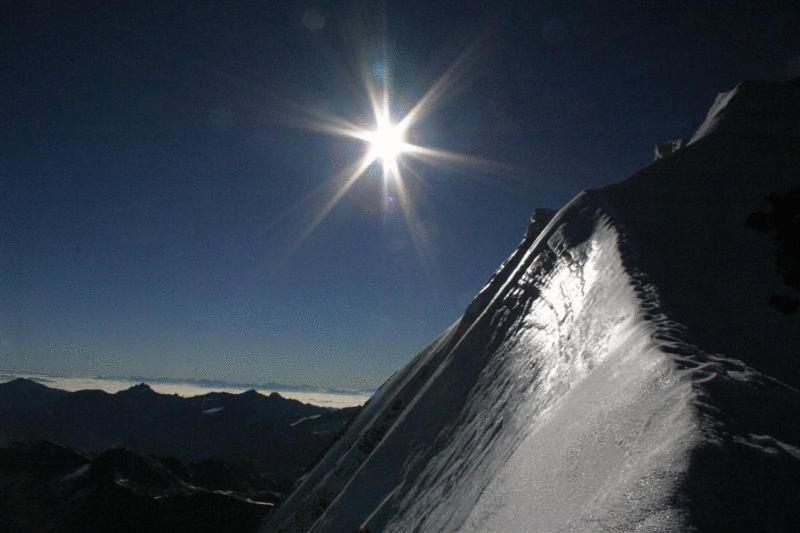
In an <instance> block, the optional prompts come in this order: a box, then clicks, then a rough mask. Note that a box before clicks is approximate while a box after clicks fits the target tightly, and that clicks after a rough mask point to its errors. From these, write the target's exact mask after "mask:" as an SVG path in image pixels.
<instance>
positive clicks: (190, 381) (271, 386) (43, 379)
mask: <svg viewBox="0 0 800 533" xmlns="http://www.w3.org/2000/svg"><path fill="white" fill-rule="evenodd" d="M17 377H24V378H26V379H30V380H32V381H36V382H39V383H44V384H48V383H55V382H57V381H58V380H60V379H63V378H62V377H61V376H49V375H45V374H41V375H39V374H37V375H28V374H25V373H22V374H21V375H15V374H8V373H3V374H0V380H7V381H10V380H12V379H15V378H17ZM69 379H71V378H69ZM87 379H96V380H100V381H102V380H111V381H123V382H124V381H128V382H131V383H152V384H156V383H159V384H160V383H164V384H171V385H194V386H197V387H201V388H205V389H261V390H271V391H277V392H283V391H286V392H319V393H327V394H361V395H365V396H371V395H372V394H373V393H374V392H375V390H376V389H375V388H370V387H367V388H363V389H339V388H331V387H316V386H312V385H290V384H286V383H276V382H272V381H270V382H266V383H255V382H250V381H247V382H242V381H223V380H221V379H194V378H167V377H153V376H93V377H91V378H87Z"/></svg>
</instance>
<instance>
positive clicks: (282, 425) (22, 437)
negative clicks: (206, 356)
mask: <svg viewBox="0 0 800 533" xmlns="http://www.w3.org/2000/svg"><path fill="white" fill-rule="evenodd" d="M357 411H358V408H346V409H329V408H324V407H318V406H315V405H308V404H303V403H301V402H299V401H296V400H289V399H286V398H283V397H281V396H280V395H279V394H277V393H272V394H270V395H269V396H266V395H263V394H259V393H258V392H256V391H254V390H250V391H247V392H244V393H241V394H229V393H223V392H213V393H209V394H204V395H202V396H194V397H189V398H183V397H180V396H177V395H166V394H159V393H157V392H155V391H153V390H152V389H151V388H150V387H149V386H147V385H144V384H140V385H136V386H133V387H131V388H129V389H127V390H124V391H120V392H118V393H116V394H109V393H107V392H103V391H100V390H81V391H76V392H67V391H63V390H60V389H54V388H50V387H47V386H45V385H42V384H40V383H36V382H34V381H31V380H28V379H21V378H18V379H14V380H12V381H9V382H7V383H2V384H0V445H2V444H8V443H10V442H13V441H29V440H45V441H52V442H55V443H59V444H62V445H66V446H71V447H75V448H78V449H80V450H85V451H88V452H94V453H101V452H104V451H106V450H109V449H114V448H130V449H134V450H139V451H141V452H144V453H148V454H153V455H157V456H161V457H175V458H177V459H180V460H181V461H185V462H197V461H203V460H207V459H219V460H224V461H227V462H230V463H233V464H237V465H248V466H249V467H251V468H253V469H255V470H256V471H257V472H259V473H260V474H263V475H265V476H267V477H269V478H270V479H272V480H274V483H275V485H276V488H277V489H278V490H280V491H286V490H289V489H290V488H291V486H292V485H293V483H294V482H295V481H296V480H297V479H298V477H299V476H301V475H302V474H303V473H304V472H305V471H306V469H307V468H309V467H310V466H311V465H313V463H314V462H315V461H316V459H317V458H318V457H319V456H320V454H322V453H323V452H324V451H325V450H327V449H328V447H329V446H330V445H331V443H332V442H333V441H334V439H335V438H336V436H337V435H338V434H339V433H340V432H341V431H342V430H343V428H344V427H345V426H346V425H347V423H348V422H349V420H350V419H351V418H352V417H353V416H354V415H355V414H356V412H357Z"/></svg>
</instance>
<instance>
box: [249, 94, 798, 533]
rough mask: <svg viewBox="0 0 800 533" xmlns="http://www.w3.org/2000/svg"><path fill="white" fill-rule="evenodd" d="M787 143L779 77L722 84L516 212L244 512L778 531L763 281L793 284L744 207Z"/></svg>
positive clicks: (780, 395) (786, 345) (787, 415)
mask: <svg viewBox="0 0 800 533" xmlns="http://www.w3.org/2000/svg"><path fill="white" fill-rule="evenodd" d="M798 147H800V87H797V86H796V85H795V84H791V83H765V82H752V83H750V82H749V83H744V84H741V85H740V86H738V87H737V88H736V89H734V90H733V91H730V92H728V93H724V94H721V95H720V96H719V97H718V98H717V100H716V101H715V103H714V105H713V106H712V108H711V110H710V112H709V114H708V116H707V117H706V120H705V121H704V122H703V124H702V125H701V126H700V127H699V128H698V130H697V132H696V133H695V135H694V136H693V137H692V139H691V141H690V142H689V143H688V144H686V145H685V146H681V148H680V149H679V150H677V151H673V152H671V153H670V154H669V156H668V157H663V158H661V159H659V160H657V161H656V162H655V163H654V164H652V165H651V166H649V167H647V168H645V169H642V170H641V171H639V172H637V173H636V174H635V175H633V176H631V177H630V178H628V179H626V180H625V181H623V182H621V183H619V184H616V185H612V186H610V187H605V188H603V189H599V190H596V191H588V192H584V193H581V194H580V195H578V196H577V197H576V198H575V199H573V200H572V201H571V202H570V203H569V204H567V205H566V206H565V207H564V208H563V209H561V210H560V211H559V212H558V213H557V214H556V215H555V216H554V217H552V220H549V221H548V222H547V223H545V224H539V223H538V221H537V220H536V218H537V217H534V220H532V224H531V227H530V228H529V230H528V232H527V233H526V235H525V238H524V239H523V241H522V243H521V244H520V246H519V248H518V249H517V250H516V251H514V253H513V254H512V255H511V256H510V257H509V259H508V260H507V261H506V262H505V263H503V265H501V267H500V269H499V270H498V271H497V273H496V274H495V275H494V276H492V278H491V279H490V280H489V282H488V283H487V284H486V286H485V287H484V288H483V289H482V290H481V291H480V292H479V293H478V295H477V296H476V297H475V299H474V300H473V301H472V302H471V303H470V305H469V307H468V308H467V310H466V312H465V313H464V315H463V316H462V317H461V318H460V319H459V320H458V321H457V322H456V323H454V324H453V325H452V326H451V327H450V328H448V329H447V330H446V331H445V332H443V333H442V334H441V335H440V336H439V337H438V338H437V339H435V340H434V341H433V342H432V343H431V345H430V346H428V347H427V348H426V349H425V350H423V351H422V352H421V353H420V354H419V355H418V356H417V357H416V358H415V359H414V360H412V362H411V363H409V365H408V366H407V367H406V368H405V369H403V370H402V371H400V372H398V373H397V374H396V375H394V376H393V377H392V378H391V379H390V380H389V381H388V382H387V383H386V384H384V386H383V387H381V389H380V390H379V391H378V392H377V393H376V394H375V396H374V397H373V399H372V400H371V401H370V402H369V404H367V405H366V406H365V407H364V409H363V410H362V412H361V413H360V414H359V416H358V417H357V418H356V419H355V420H354V421H353V423H352V424H351V425H350V426H349V427H348V429H347V431H346V432H345V434H344V435H343V437H342V438H341V439H340V440H339V441H337V443H336V444H335V445H334V446H333V448H332V449H331V451H330V452H329V453H328V454H326V456H325V457H324V458H323V459H322V461H320V463H319V464H318V465H317V467H316V468H315V469H314V470H313V471H312V472H311V473H310V474H309V475H308V476H307V477H306V478H305V479H304V481H303V483H302V484H301V485H300V486H299V487H298V488H297V490H296V491H295V492H294V493H293V494H292V495H291V496H290V497H289V499H288V500H287V501H286V502H285V503H284V504H283V505H282V506H281V507H280V508H279V509H278V510H277V511H276V512H275V513H273V514H272V515H271V516H270V517H269V519H268V520H267V521H266V522H265V524H264V525H263V527H264V529H265V530H267V531H307V530H311V531H352V530H357V529H363V530H369V531H379V530H380V531H384V530H385V531H411V530H420V531H429V530H431V531H438V530H446V531H452V530H467V531H555V530H558V531H600V530H602V531H686V530H701V531H717V530H723V531H762V530H769V531H794V530H795V529H796V525H797V523H800V491H798V480H800V393H798V389H800V358H799V357H798V354H800V323H798V322H797V316H798V315H796V314H795V315H787V314H785V313H783V312H781V311H780V310H778V309H776V308H775V307H774V306H772V305H770V296H771V295H773V294H776V293H784V292H787V291H788V293H789V294H793V295H795V296H796V295H797V294H796V292H792V291H795V288H793V287H791V286H790V284H788V282H787V281H786V277H785V274H784V273H783V272H782V271H781V270H780V269H781V268H784V267H779V268H776V260H775V250H776V248H779V247H780V244H778V243H776V242H774V239H775V235H776V234H777V230H775V231H773V230H772V229H769V230H768V231H770V232H771V233H769V234H763V233H759V232H755V231H753V230H752V229H750V228H749V227H748V226H747V220H748V217H749V216H751V214H752V213H755V212H764V213H773V214H772V215H765V216H772V217H775V218H776V219H777V218H782V215H775V214H774V209H775V207H774V206H772V208H771V207H770V206H769V203H768V202H767V201H766V200H765V198H767V197H768V195H769V194H770V193H771V192H773V191H785V190H794V189H796V188H797V187H799V186H800V149H798ZM773 203H774V202H773ZM789 218H790V219H791V220H794V218H793V215H792V216H791V217H789ZM770 220H771V219H770ZM769 224H772V222H769V223H768V224H767V225H769ZM769 227H771V226H769ZM781 231H783V230H781ZM789 233H790V234H791V232H789ZM793 242H797V239H795V240H794V241H793ZM784 262H785V260H784ZM784 270H785V269H784ZM789 272H790V274H791V268H790V269H789ZM790 279H791V278H790Z"/></svg>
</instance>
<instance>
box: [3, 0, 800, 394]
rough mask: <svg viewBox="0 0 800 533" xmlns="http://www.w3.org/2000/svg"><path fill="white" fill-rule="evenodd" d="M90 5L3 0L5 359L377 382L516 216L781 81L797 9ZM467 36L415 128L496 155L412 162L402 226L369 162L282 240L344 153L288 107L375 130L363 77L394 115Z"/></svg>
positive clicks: (350, 155)
mask: <svg viewBox="0 0 800 533" xmlns="http://www.w3.org/2000/svg"><path fill="white" fill-rule="evenodd" d="M67 4H70V6H67ZM112 4H115V3H113V2H96V3H82V2H60V1H58V2H10V3H6V4H4V7H3V8H2V14H3V17H2V20H3V22H2V24H3V32H2V35H1V36H0V60H1V61H0V65H1V69H0V99H1V100H0V102H2V106H1V107H0V121H1V122H0V126H1V128H0V179H1V180H2V183H1V186H2V188H1V189H0V224H1V226H0V320H1V322H0V327H1V328H2V329H0V343H1V345H0V354H1V355H0V371H8V370H17V371H22V372H32V371H33V372H42V371H43V372H47V373H53V374H64V375H95V374H100V375H116V376H124V375H145V376H164V377H173V378H205V379H223V380H232V381H240V382H241V381H246V382H278V383H287V384H310V385H319V386H325V387H335V388H368V387H375V386H377V385H379V384H380V383H381V382H382V381H383V380H384V379H385V378H386V377H388V375H389V374H390V373H391V372H393V371H394V370H396V369H398V368H400V367H402V366H403V365H404V364H405V363H406V362H407V361H408V360H409V359H410V357H412V356H413V354H414V353H416V352H417V351H418V350H419V349H420V348H421V347H423V346H424V345H425V344H426V343H427V342H428V341H430V340H431V339H432V338H433V337H434V336H435V335H437V334H438V333H439V332H440V331H441V330H442V329H444V328H445V327H446V326H447V325H449V324H450V323H452V322H453V321H454V320H455V319H456V318H457V317H458V316H459V314H460V313H461V311H462V310H463V308H464V307H465V305H466V304H467V303H468V302H469V300H470V299H471V297H472V296H473V295H474V294H475V293H476V292H477V291H478V289H479V288H480V287H481V286H482V284H483V283H484V282H485V280H486V279H487V278H488V276H489V275H490V274H491V273H492V272H493V271H494V269H495V268H496V267H497V266H498V265H499V263H500V262H501V261H502V260H503V259H505V258H506V257H507V256H508V255H509V254H510V253H511V251H512V250H513V249H514V247H515V246H516V244H517V243H518V241H519V239H520V238H521V237H522V234H523V233H524V230H525V226H526V224H527V220H528V217H529V215H530V213H531V212H532V210H533V209H534V208H535V207H540V206H541V207H553V208H555V207H559V206H560V205H562V204H563V203H564V202H565V201H567V200H568V199H569V198H571V197H572V196H574V195H575V194H576V193H577V192H579V191H580V190H582V189H586V188H593V187H598V186H601V185H604V184H607V183H611V182H613V181H617V180H619V179H621V178H623V177H625V176H627V175H629V174H630V173H632V172H633V171H635V170H636V169H638V168H640V167H642V166H644V165H647V164H648V163H649V162H650V161H651V159H652V153H653V152H652V151H653V145H654V144H655V143H657V142H660V141H663V140H666V139H668V138H673V137H681V136H688V135H689V134H690V133H691V131H692V129H693V128H694V127H695V126H696V125H697V124H698V123H699V122H700V121H701V120H702V119H703V117H704V115H705V112H706V110H707V109H708V106H709V105H710V103H711V102H712V101H713V98H714V96H715V95H716V93H717V92H720V91H723V90H727V89H730V88H731V87H732V86H733V85H735V84H736V83H737V82H738V81H740V80H742V79H751V78H777V79H782V78H785V77H787V76H789V75H792V74H793V75H797V74H800V32H798V31H797V28H798V27H800V19H799V18H798V11H797V7H795V5H794V4H795V3H794V2H782V3H776V2H752V6H751V5H749V4H750V3H747V2H740V1H725V2H663V3H657V2H638V1H637V2H628V3H626V2H600V1H590V2H562V1H559V2H531V1H521V2H487V1H485V0H481V1H478V2H470V1H465V0H459V1H453V2H427V1H420V2H415V1H409V0H404V1H399V2H387V3H385V4H379V3H360V4H357V3H345V2H304V1H293V2H269V1H260V2H219V3H216V4H217V5H216V6H213V5H211V4H212V3H199V2H186V3H181V2H177V3H168V2H132V3H131V4H133V6H132V7H119V6H117V5H112ZM470 45H474V47H473V53H472V54H471V55H470V56H469V57H468V59H467V61H466V62H465V63H464V64H463V65H462V68H461V69H459V70H458V71H457V73H458V74H459V76H458V77H457V78H456V79H455V80H454V83H452V84H451V85H450V86H449V87H447V90H446V91H443V94H442V98H441V100H440V101H439V102H438V105H436V106H432V108H431V112H430V113H429V114H428V115H427V116H426V117H425V119H424V120H423V121H420V122H419V123H418V124H415V125H414V127H413V128H412V131H410V132H409V135H413V139H414V140H415V142H420V143H424V144H426V145H431V146H437V147H442V148H446V149H448V150H452V151H457V152H460V153H466V154H470V155H473V156H476V157H482V158H489V159H492V160H494V161H498V162H502V163H505V164H507V165H509V166H511V167H513V170H512V171H506V172H501V173H492V172H488V171H487V169H486V168H485V167H480V166H473V165H449V164H448V165H444V164H443V165H436V166H430V165H426V164H422V163H420V162H416V161H414V162H412V165H413V169H414V170H415V171H416V172H417V174H418V175H411V174H410V173H409V172H406V173H405V177H404V183H405V185H406V187H407V190H408V192H409V197H410V199H411V200H410V202H411V203H413V207H414V210H415V219H414V224H413V225H412V229H411V230H409V227H408V226H407V224H406V222H405V218H404V216H403V213H402V209H401V206H400V202H399V199H398V198H397V195H396V194H394V193H392V192H391V191H389V192H388V193H386V192H385V191H384V190H383V180H382V177H381V171H380V165H379V164H378V163H376V164H374V165H373V166H372V167H371V168H370V169H369V170H368V171H367V172H365V173H364V175H363V176H362V177H361V178H360V179H359V180H358V181H357V182H356V183H355V185H353V187H352V188H351V189H350V190H349V191H348V192H347V194H345V195H344V196H343V197H342V199H341V201H339V202H338V203H337V204H336V205H335V207H334V208H333V209H332V210H331V211H330V213H329V214H328V216H327V217H326V218H325V219H324V220H323V221H322V222H321V223H320V224H319V225H318V226H317V227H316V228H315V230H314V231H313V232H312V233H311V234H310V235H309V236H308V237H307V238H305V239H304V240H303V241H302V243H301V245H300V246H299V247H297V246H296V243H297V242H298V239H299V236H301V235H302V233H303V231H304V228H306V227H308V224H309V222H310V220H312V219H313V218H314V215H315V214H316V213H318V212H320V209H321V208H322V206H323V205H324V204H325V202H326V201H327V199H328V198H329V197H330V195H331V194H332V193H333V191H334V190H335V189H334V186H335V181H333V180H332V178H333V177H334V176H336V175H337V174H339V173H341V172H342V170H343V169H344V168H345V167H347V166H348V165H349V164H351V163H353V162H354V161H356V160H357V159H358V158H359V157H360V156H361V154H362V153H363V152H364V149H365V144H364V143H363V142H362V141H359V140H354V139H349V138H344V137H337V136H331V135H325V134H322V133H320V132H318V131H314V130H311V129H304V128H300V127H296V126H297V125H298V123H299V122H301V119H302V118H303V117H306V118H307V115H305V114H304V112H305V111H308V110H313V111H316V112H324V113H327V114H334V115H338V116H340V117H342V118H345V119H346V120H348V121H350V122H353V123H355V124H358V125H360V126H364V127H367V126H369V125H370V124H371V120H372V115H371V112H370V106H369V102H368V98H367V94H366V92H365V89H364V83H363V80H362V79H361V77H360V72H362V71H367V72H370V73H371V75H372V76H374V77H379V78H380V77H382V76H385V79H386V80H387V81H388V84H389V87H390V91H391V96H392V107H393V112H394V113H395V114H396V115H397V116H398V117H399V116H402V115H403V114H404V112H406V111H407V110H408V109H410V108H411V107H412V106H413V105H414V103H415V102H416V101H417V100H418V99H420V98H421V97H422V96H423V95H424V94H425V92H426V91H427V90H428V88H429V87H430V86H431V85H432V84H433V83H434V82H435V81H436V80H437V78H439V76H440V75H442V74H443V73H444V72H445V71H446V70H447V68H448V66H450V65H451V64H452V63H453V62H454V61H455V60H456V59H457V58H458V57H459V56H460V55H461V54H462V53H463V52H464V50H465V49H467V48H468V47H469V46H470ZM373 81H374V80H373ZM412 235H413V236H415V237H416V244H417V246H415V240H414V239H412Z"/></svg>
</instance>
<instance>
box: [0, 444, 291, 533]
mask: <svg viewBox="0 0 800 533" xmlns="http://www.w3.org/2000/svg"><path fill="white" fill-rule="evenodd" d="M280 497H281V493H280V491H279V487H278V486H277V485H276V484H275V483H274V482H272V481H271V480H269V479H267V478H266V477H265V476H263V475H260V474H257V473H254V472H252V471H248V470H246V469H243V468H240V467H237V466H235V465H231V464H227V463H224V462H221V461H216V460H206V461H203V462H200V463H193V464H188V465H187V464H183V463H181V462H180V461H178V460H176V459H164V458H158V457H154V456H151V455H147V454H144V453H142V452H138V451H134V450H129V449H123V448H117V449H113V450H109V451H106V452H104V453H102V454H99V455H96V456H93V455H91V454H88V453H85V452H81V451H78V450H75V449H73V448H69V447H66V446H61V445H58V444H53V443H49V442H42V441H39V442H29V443H14V444H11V445H10V446H8V447H5V448H0V531H38V532H42V531H70V532H71V531H74V532H88V531H192V532H198V531H252V530H253V529H254V528H255V526H256V524H257V523H258V521H259V520H260V519H261V518H262V517H263V516H264V515H265V514H266V513H268V512H269V511H270V510H271V509H272V506H273V505H274V504H275V503H276V502H277V501H278V500H279V499H280Z"/></svg>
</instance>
